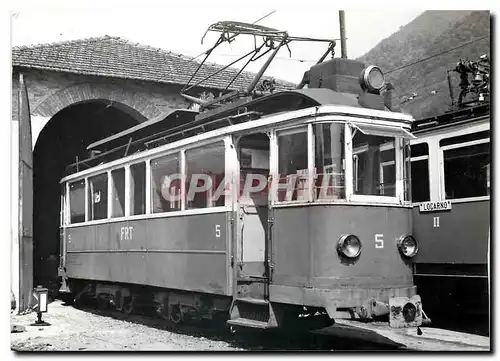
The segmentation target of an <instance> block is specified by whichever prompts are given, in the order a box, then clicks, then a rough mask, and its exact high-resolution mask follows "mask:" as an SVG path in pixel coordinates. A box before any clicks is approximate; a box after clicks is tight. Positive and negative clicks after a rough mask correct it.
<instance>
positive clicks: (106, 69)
mask: <svg viewBox="0 0 500 361" xmlns="http://www.w3.org/2000/svg"><path fill="white" fill-rule="evenodd" d="M205 64H206V63H205ZM12 65H13V66H19V67H28V68H37V69H46V70H53V71H61V72H68V73H75V74H83V75H97V76H106V77H116V78H125V79H137V80H146V81H153V82H159V83H174V84H186V83H187V81H188V80H189V78H190V77H191V76H192V74H193V73H194V71H195V70H196V68H197V67H198V65H199V63H196V62H193V61H192V60H191V59H190V58H189V57H186V56H184V55H181V54H176V53H173V52H170V51H166V50H163V49H159V48H153V47H150V46H146V45H141V44H138V43H133V42H131V41H128V40H125V39H122V38H120V37H111V36H108V35H106V36H103V37H98V38H87V39H81V40H72V41H64V42H58V43H50V44H40V45H32V46H21V47H14V48H13V49H12ZM221 67H222V66H221V65H218V64H213V63H211V64H206V65H204V66H203V67H202V68H201V69H200V71H199V72H198V74H197V76H196V78H195V79H194V80H201V79H203V78H205V77H206V76H207V75H209V74H212V73H213V72H215V71H216V70H218V69H220V68H221ZM237 71H238V69H234V68H230V69H226V70H225V71H223V72H221V73H219V74H217V75H216V76H214V77H213V78H211V79H209V80H207V81H205V82H204V83H203V84H201V86H204V87H209V88H216V89H224V88H225V87H226V85H227V83H228V81H229V80H230V79H232V77H234V76H235V75H236V73H237ZM253 76H254V74H253V73H250V72H243V73H242V74H240V76H239V77H238V79H237V80H236V81H235V82H234V83H233V86H232V87H231V89H238V88H240V87H241V86H246V85H248V84H249V83H250V82H251V81H252V79H253ZM294 87H295V84H293V83H290V82H286V81H281V80H277V88H278V89H290V88H294Z"/></svg>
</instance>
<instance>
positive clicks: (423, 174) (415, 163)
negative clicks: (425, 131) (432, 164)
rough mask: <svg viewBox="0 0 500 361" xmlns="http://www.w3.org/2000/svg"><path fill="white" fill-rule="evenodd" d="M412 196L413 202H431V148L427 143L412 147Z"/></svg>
mask: <svg viewBox="0 0 500 361" xmlns="http://www.w3.org/2000/svg"><path fill="white" fill-rule="evenodd" d="M411 196H412V201H413V202H426V201H428V200H430V190H429V146H428V145H427V143H420V144H415V145H412V146H411Z"/></svg>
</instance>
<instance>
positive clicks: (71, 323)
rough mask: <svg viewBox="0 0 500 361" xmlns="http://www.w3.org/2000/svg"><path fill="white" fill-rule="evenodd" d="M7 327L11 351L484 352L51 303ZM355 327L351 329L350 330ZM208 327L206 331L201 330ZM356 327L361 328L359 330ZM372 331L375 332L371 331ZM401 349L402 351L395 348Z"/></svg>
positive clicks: (414, 337)
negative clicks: (230, 327)
mask: <svg viewBox="0 0 500 361" xmlns="http://www.w3.org/2000/svg"><path fill="white" fill-rule="evenodd" d="M10 319H11V324H14V325H21V326H25V328H26V331H25V332H19V333H11V348H12V350H15V351H127V350H130V351H139V350H140V351H263V350H264V351H334V350H335V351H361V350H363V351H377V350H398V349H399V350H404V349H407V350H420V351H487V350H489V348H490V347H489V346H490V345H489V343H490V341H489V338H488V337H483V336H479V335H472V334H465V333H459V332H453V331H447V330H442V329H435V328H424V327H422V330H423V331H422V332H421V334H420V335H418V334H417V333H416V329H388V328H387V327H384V326H383V325H378V324H377V323H368V324H360V323H359V322H358V323H356V322H355V321H347V320H339V321H338V322H337V324H335V325H334V326H331V327H329V328H325V329H323V330H322V331H320V332H319V333H320V334H321V333H322V334H324V335H313V334H304V333H300V334H295V333H286V334H282V333H277V334H269V333H267V334H265V333H254V334H252V335H250V334H245V335H240V336H239V337H238V336H237V337H231V336H229V334H228V333H227V332H223V331H222V329H217V328H215V327H213V326H214V325H213V324H212V325H207V324H200V323H198V324H196V325H186V326H182V327H176V328H175V330H174V329H173V328H172V325H171V324H168V323H166V322H165V321H163V320H159V319H158V318H154V317H145V316H141V315H132V316H125V315H124V314H122V313H120V312H116V311H110V310H96V309H90V308H87V309H85V310H80V309H77V308H75V307H73V306H68V305H66V304H64V303H63V302H62V301H59V300H56V301H54V302H52V303H50V305H49V312H48V313H44V314H43V320H44V321H46V322H48V323H50V324H51V325H50V326H45V327H41V326H31V323H33V322H34V321H35V320H36V313H30V314H27V315H14V314H11V317H10ZM354 325H355V326H356V327H355V328H353V326H354ZM207 326H208V327H207ZM360 327H361V329H360ZM377 330H378V332H375V331H377ZM402 345H407V348H405V347H403V348H400V347H401V346H402Z"/></svg>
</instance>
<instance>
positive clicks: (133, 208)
mask: <svg viewBox="0 0 500 361" xmlns="http://www.w3.org/2000/svg"><path fill="white" fill-rule="evenodd" d="M144 213H146V163H137V164H132V165H131V166H130V214H131V215H136V214H144Z"/></svg>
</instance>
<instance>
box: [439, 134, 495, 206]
mask: <svg viewBox="0 0 500 361" xmlns="http://www.w3.org/2000/svg"><path fill="white" fill-rule="evenodd" d="M472 133H476V132H474V131H471V132H464V135H465V134H472ZM455 136H456V135H452V134H450V136H446V137H441V138H439V139H438V140H437V146H438V149H439V150H438V158H439V189H440V199H441V200H443V201H444V200H449V201H451V202H452V203H461V202H468V201H479V200H488V199H490V195H483V196H474V197H464V198H446V180H445V172H444V152H445V151H447V150H453V149H459V148H466V147H470V146H473V145H479V144H486V143H488V144H490V156H491V139H490V138H489V137H488V138H481V139H477V140H472V141H468V142H464V143H455V144H450V145H445V146H443V147H441V146H440V145H439V144H440V142H441V141H442V140H444V139H448V138H453V137H455ZM490 177H491V159H490ZM489 181H490V184H491V178H490V180H489Z"/></svg>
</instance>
